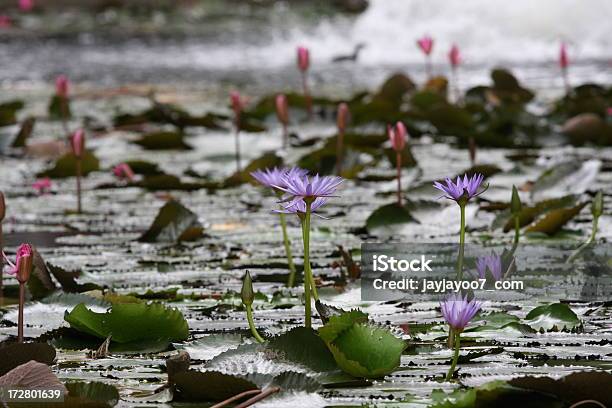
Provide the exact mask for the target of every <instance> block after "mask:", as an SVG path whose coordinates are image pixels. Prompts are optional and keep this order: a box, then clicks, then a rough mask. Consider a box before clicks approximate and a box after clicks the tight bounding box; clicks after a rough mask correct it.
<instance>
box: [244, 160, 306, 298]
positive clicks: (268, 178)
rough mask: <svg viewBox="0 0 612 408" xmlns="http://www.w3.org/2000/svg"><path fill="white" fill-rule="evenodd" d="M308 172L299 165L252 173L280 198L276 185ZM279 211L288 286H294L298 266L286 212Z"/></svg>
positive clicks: (282, 184)
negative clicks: (287, 271)
mask: <svg viewBox="0 0 612 408" xmlns="http://www.w3.org/2000/svg"><path fill="white" fill-rule="evenodd" d="M307 173H308V171H307V170H304V169H301V168H299V167H292V168H279V167H274V168H272V169H263V170H255V171H253V172H252V173H251V176H252V177H253V178H254V179H255V180H257V181H258V182H259V183H260V184H261V185H263V186H266V187H270V188H272V189H274V190H275V192H276V195H277V197H278V198H279V199H280V198H281V197H282V194H283V192H282V191H281V190H279V189H277V188H276V187H275V186H286V185H285V176H286V175H289V177H288V178H292V177H294V176H305V175H306V174H307ZM277 212H278V213H279V218H280V223H281V230H282V233H283V244H284V246H285V254H286V256H287V263H288V265H289V277H288V279H287V286H288V287H290V288H291V287H293V285H294V283H295V275H296V268H295V264H294V262H293V254H292V252H291V241H290V240H289V235H288V234H287V220H286V219H285V214H286V212H283V211H277Z"/></svg>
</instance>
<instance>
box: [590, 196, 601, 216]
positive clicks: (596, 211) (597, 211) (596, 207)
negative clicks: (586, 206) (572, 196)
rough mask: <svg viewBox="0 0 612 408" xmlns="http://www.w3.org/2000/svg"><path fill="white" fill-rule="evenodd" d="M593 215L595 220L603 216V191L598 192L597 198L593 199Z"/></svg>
mask: <svg viewBox="0 0 612 408" xmlns="http://www.w3.org/2000/svg"><path fill="white" fill-rule="evenodd" d="M591 214H593V217H595V218H598V217H601V214H603V193H602V192H601V190H599V191H598V192H597V194H596V195H595V198H593V201H592V202H591Z"/></svg>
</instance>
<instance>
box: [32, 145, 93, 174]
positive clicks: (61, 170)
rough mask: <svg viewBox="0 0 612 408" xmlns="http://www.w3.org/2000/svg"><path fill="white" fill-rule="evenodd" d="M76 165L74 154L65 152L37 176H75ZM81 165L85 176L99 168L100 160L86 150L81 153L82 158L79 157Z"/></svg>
mask: <svg viewBox="0 0 612 408" xmlns="http://www.w3.org/2000/svg"><path fill="white" fill-rule="evenodd" d="M76 166H77V164H76V157H75V156H74V154H72V153H66V154H65V155H63V156H62V157H60V158H59V159H57V161H56V162H55V165H54V166H53V167H52V168H50V169H49V170H45V171H43V172H42V173H39V174H38V177H50V178H67V177H76ZM81 166H82V167H81V170H82V174H83V176H87V175H88V174H89V173H92V172H94V171H98V170H100V161H99V160H98V158H97V157H96V156H95V155H94V154H93V153H92V152H91V151H89V150H86V151H85V152H84V153H83V158H82V159H81Z"/></svg>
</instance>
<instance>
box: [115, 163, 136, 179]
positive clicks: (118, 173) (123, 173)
mask: <svg viewBox="0 0 612 408" xmlns="http://www.w3.org/2000/svg"><path fill="white" fill-rule="evenodd" d="M113 174H114V175H115V177H117V178H118V179H120V180H129V181H132V180H134V171H133V170H132V168H131V167H130V165H129V164H127V163H121V164H118V165H116V166H115V167H114V168H113Z"/></svg>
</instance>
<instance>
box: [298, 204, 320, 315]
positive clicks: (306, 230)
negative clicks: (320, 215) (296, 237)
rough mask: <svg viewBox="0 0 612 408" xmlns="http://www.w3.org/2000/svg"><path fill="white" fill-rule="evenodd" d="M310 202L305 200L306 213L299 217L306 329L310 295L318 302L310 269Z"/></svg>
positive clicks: (309, 309)
mask: <svg viewBox="0 0 612 408" xmlns="http://www.w3.org/2000/svg"><path fill="white" fill-rule="evenodd" d="M311 205H312V202H311V201H309V200H306V213H305V214H304V215H303V217H300V219H301V221H302V241H303V242H304V302H305V305H304V306H305V316H304V325H305V326H306V327H311V326H312V322H311V304H310V302H311V301H310V295H311V294H312V297H313V298H314V299H315V300H319V295H318V293H317V287H316V285H315V283H314V278H313V276H312V269H311V268H310V212H311V210H310V208H311Z"/></svg>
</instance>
